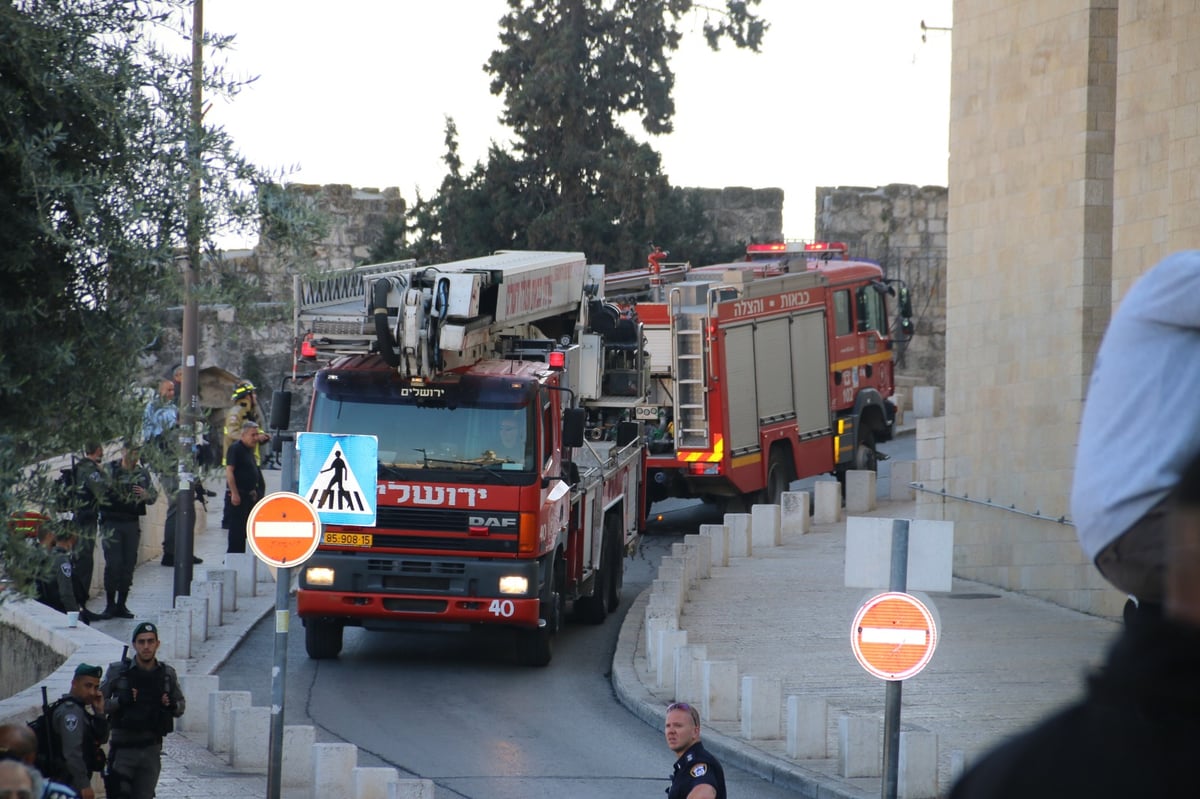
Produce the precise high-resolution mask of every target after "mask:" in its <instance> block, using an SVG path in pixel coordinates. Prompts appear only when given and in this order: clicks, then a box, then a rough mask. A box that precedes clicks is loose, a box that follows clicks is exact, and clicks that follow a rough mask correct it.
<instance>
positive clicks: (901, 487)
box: [888, 461, 917, 502]
mask: <svg viewBox="0 0 1200 799" xmlns="http://www.w3.org/2000/svg"><path fill="white" fill-rule="evenodd" d="M916 479H917V463H916V461H892V473H891V476H890V477H889V478H888V499H891V500H892V501H894V502H909V501H911V500H913V499H915V497H916V492H915V491H914V490H913V487H912V486H911V485H910V483H914V482H916Z"/></svg>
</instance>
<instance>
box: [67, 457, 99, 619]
mask: <svg viewBox="0 0 1200 799" xmlns="http://www.w3.org/2000/svg"><path fill="white" fill-rule="evenodd" d="M83 455H84V457H83V460H81V461H79V463H77V464H76V465H75V485H76V488H77V492H78V495H77V505H76V507H75V509H74V516H75V530H76V533H77V534H78V536H79V537H78V539H77V540H76V542H75V548H74V550H73V552H72V555H71V557H72V559H73V560H74V564H73V567H72V574H71V581H72V584H73V585H74V586H75V601H76V602H78V603H79V618H80V619H81V620H82V621H84V622H87V623H91V622H93V621H99V620H100V618H101V617H100V615H99V614H98V613H92V612H91V611H90V610H88V607H87V601H88V599H90V598H91V593H92V571H93V570H94V568H95V556H96V532H97V523H98V522H99V519H100V503H101V502H103V501H104V498H105V496H107V494H108V481H107V480H106V479H105V476H104V469H103V468H102V466H101V461H103V460H104V445H102V444H101V443H100V442H98V441H89V442H87V444H85V445H84V451H83Z"/></svg>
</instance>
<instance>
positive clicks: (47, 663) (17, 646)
mask: <svg viewBox="0 0 1200 799" xmlns="http://www.w3.org/2000/svg"><path fill="white" fill-rule="evenodd" d="M62 662H63V656H62V655H61V654H59V653H58V652H55V651H54V650H53V649H51V648H50V647H49V646H47V645H46V644H44V643H42V642H41V641H39V640H37V639H36V638H31V637H30V636H29V634H28V633H26V632H25V631H24V630H22V629H20V628H19V627H16V626H15V625H12V624H9V623H8V622H6V621H3V620H0V699H7V698H9V697H10V696H12V695H14V694H17V693H19V692H21V691H24V690H25V689H26V688H28V687H29V686H31V685H33V684H34V683H37V682H40V681H42V680H44V679H46V677H47V676H48V675H50V674H51V673H52V672H53V671H54V670H55V669H57V668H58V667H59V666H60V665H62ZM56 698H57V697H52V698H51V700H52V701H53V699H56Z"/></svg>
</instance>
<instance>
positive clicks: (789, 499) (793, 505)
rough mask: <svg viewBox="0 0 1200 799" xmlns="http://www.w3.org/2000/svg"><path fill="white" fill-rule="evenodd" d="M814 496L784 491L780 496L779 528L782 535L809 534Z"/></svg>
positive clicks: (800, 492)
mask: <svg viewBox="0 0 1200 799" xmlns="http://www.w3.org/2000/svg"><path fill="white" fill-rule="evenodd" d="M811 502H812V495H811V494H809V493H808V492H807V491H784V492H783V493H782V494H780V495H779V528H780V533H781V534H782V535H793V534H794V535H804V534H805V533H807V532H808V528H809V524H810V523H811V520H810V519H809V515H810V514H809V509H810V508H812V505H811V504H810V503H811Z"/></svg>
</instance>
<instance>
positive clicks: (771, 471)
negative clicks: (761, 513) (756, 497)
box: [766, 447, 795, 505]
mask: <svg viewBox="0 0 1200 799" xmlns="http://www.w3.org/2000/svg"><path fill="white" fill-rule="evenodd" d="M793 479H795V478H794V475H793V469H792V464H791V462H790V459H789V458H788V454H787V450H786V449H784V448H783V447H775V448H774V449H772V450H771V460H770V463H768V464H767V487H766V494H767V504H768V505H778V504H779V499H780V497H781V496H782V495H783V492H784V491H787V490H788V489H789V488H791V485H792V480H793Z"/></svg>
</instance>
